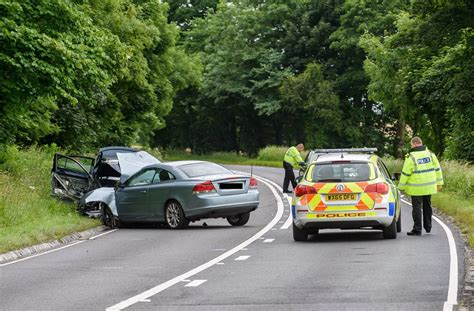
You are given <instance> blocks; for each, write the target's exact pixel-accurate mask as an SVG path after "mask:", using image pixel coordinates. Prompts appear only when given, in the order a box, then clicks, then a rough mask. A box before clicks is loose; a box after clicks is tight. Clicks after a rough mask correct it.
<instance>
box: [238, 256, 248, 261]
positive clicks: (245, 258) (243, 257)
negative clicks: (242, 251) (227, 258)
mask: <svg viewBox="0 0 474 311" xmlns="http://www.w3.org/2000/svg"><path fill="white" fill-rule="evenodd" d="M249 258H250V256H239V257H237V258H235V259H234V260H235V261H239V260H247V259H249Z"/></svg>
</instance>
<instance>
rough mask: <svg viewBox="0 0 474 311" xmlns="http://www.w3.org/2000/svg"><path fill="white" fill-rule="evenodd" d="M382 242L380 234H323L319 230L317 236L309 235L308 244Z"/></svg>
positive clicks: (359, 232)
mask: <svg viewBox="0 0 474 311" xmlns="http://www.w3.org/2000/svg"><path fill="white" fill-rule="evenodd" d="M379 240H383V236H382V232H381V231H377V230H373V231H340V232H334V231H333V232H330V231H327V232H325V231H324V230H321V231H320V233H319V234H318V235H310V236H309V239H308V242H313V243H334V242H360V241H379Z"/></svg>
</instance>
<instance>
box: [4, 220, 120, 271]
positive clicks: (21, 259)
mask: <svg viewBox="0 0 474 311" xmlns="http://www.w3.org/2000/svg"><path fill="white" fill-rule="evenodd" d="M117 230H118V229H113V230H109V231H107V232H104V233H100V234H98V235H94V236H92V237H90V238H89V239H87V240H95V239H97V238H98V237H101V236H103V235H106V234H109V233H112V232H115V231H117ZM87 240H79V241H76V242H71V243H70V244H67V245H64V246H61V247H58V248H54V249H51V250H49V251H46V252H42V253H39V254H35V255H31V256H28V257H24V258H20V259H17V260H13V261H9V262H7V263H3V264H0V267H4V266H8V265H11V264H14V263H17V262H21V261H25V260H28V259H32V258H35V257H39V256H43V255H46V254H49V253H54V252H57V251H59V250H62V249H65V248H68V247H71V246H74V245H77V244H81V243H83V242H86V241H87Z"/></svg>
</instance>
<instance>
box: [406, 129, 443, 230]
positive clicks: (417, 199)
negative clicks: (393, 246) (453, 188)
mask: <svg viewBox="0 0 474 311" xmlns="http://www.w3.org/2000/svg"><path fill="white" fill-rule="evenodd" d="M410 144H411V150H410V152H409V153H408V154H407V155H406V157H405V162H404V163H403V170H402V175H401V177H400V182H399V183H398V188H399V189H400V190H403V191H405V193H406V194H408V195H410V196H411V204H412V207H413V211H412V216H413V221H414V225H413V229H412V230H411V231H410V232H407V234H408V235H416V236H419V235H421V224H422V221H421V218H422V217H421V214H422V212H421V210H422V209H423V228H425V230H426V232H427V233H430V231H431V216H432V214H433V211H432V209H431V195H432V194H435V193H437V192H438V191H440V190H441V186H442V185H443V184H444V182H443V173H442V171H441V167H440V166H439V161H438V158H437V157H436V155H435V154H434V153H432V152H431V151H429V150H428V148H426V147H425V146H423V142H422V140H421V138H420V137H413V138H412V140H411V142H410Z"/></svg>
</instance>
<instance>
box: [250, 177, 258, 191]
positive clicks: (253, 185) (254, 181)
mask: <svg viewBox="0 0 474 311" xmlns="http://www.w3.org/2000/svg"><path fill="white" fill-rule="evenodd" d="M249 187H250V189H257V179H256V178H254V177H252V178H250V185H249Z"/></svg>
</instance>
